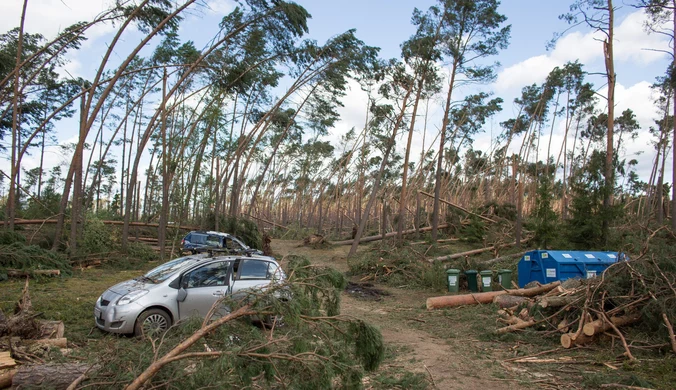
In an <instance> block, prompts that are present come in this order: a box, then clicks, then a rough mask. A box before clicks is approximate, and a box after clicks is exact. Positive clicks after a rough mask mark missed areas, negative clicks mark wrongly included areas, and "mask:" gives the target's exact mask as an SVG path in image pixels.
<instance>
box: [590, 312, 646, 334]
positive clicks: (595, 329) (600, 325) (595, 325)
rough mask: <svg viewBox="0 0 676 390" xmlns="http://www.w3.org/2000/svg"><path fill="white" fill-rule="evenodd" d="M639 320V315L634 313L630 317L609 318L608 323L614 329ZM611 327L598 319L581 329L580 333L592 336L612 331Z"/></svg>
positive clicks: (606, 322)
mask: <svg viewBox="0 0 676 390" xmlns="http://www.w3.org/2000/svg"><path fill="white" fill-rule="evenodd" d="M640 318H641V314H639V313H635V314H631V315H626V316H623V317H611V318H610V321H611V322H612V323H613V325H615V326H616V327H620V326H624V325H628V324H632V323H634V322H636V321H638V320H639V319H640ZM612 327H613V326H612V325H611V324H610V323H609V322H608V321H605V320H604V319H598V320H596V321H592V322H588V323H586V324H585V325H584V327H583V328H582V332H583V333H584V334H585V335H587V336H594V335H596V334H600V333H603V332H606V331H608V330H610V329H612Z"/></svg>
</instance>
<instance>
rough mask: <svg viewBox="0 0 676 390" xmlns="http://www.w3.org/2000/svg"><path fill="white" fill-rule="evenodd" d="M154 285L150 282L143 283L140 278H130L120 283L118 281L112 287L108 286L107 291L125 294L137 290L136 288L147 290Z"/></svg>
mask: <svg viewBox="0 0 676 390" xmlns="http://www.w3.org/2000/svg"><path fill="white" fill-rule="evenodd" d="M154 286H156V285H155V284H152V283H145V282H142V281H140V280H136V279H132V280H127V281H125V282H122V283H118V284H116V285H114V286H113V287H111V288H109V289H108V291H110V292H112V293H115V294H117V295H127V294H128V293H130V292H132V291H138V290H144V289H145V290H148V289H151V288H153V287H154Z"/></svg>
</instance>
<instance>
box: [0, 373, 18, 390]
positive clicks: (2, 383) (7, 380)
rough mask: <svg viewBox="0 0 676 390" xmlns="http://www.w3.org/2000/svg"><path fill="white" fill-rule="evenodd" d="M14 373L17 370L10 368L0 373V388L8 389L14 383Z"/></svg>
mask: <svg viewBox="0 0 676 390" xmlns="http://www.w3.org/2000/svg"><path fill="white" fill-rule="evenodd" d="M14 374H16V370H9V371H6V372H3V373H2V374H0V389H6V388H8V387H10V386H11V385H12V378H14Z"/></svg>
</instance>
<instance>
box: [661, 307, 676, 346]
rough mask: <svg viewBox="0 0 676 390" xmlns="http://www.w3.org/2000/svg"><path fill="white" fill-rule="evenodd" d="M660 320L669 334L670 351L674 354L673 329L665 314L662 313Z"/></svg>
mask: <svg viewBox="0 0 676 390" xmlns="http://www.w3.org/2000/svg"><path fill="white" fill-rule="evenodd" d="M662 320H663V321H664V325H666V327H667V331H668V332H669V341H671V350H672V351H674V353H676V335H674V327H673V326H672V325H671V322H669V317H667V314H666V313H662Z"/></svg>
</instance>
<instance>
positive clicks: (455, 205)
mask: <svg viewBox="0 0 676 390" xmlns="http://www.w3.org/2000/svg"><path fill="white" fill-rule="evenodd" d="M418 192H419V193H421V194H423V195H425V196H428V197H430V198H434V195H432V194H430V193H429V192H425V191H418ZM439 202H441V203H445V204H447V205H449V206H451V207H454V208H456V209H458V210H460V211H464V212H465V213H467V214H470V215H474V216H476V217H479V218H481V219H483V220H484V221H487V222H491V223H497V221H495V220H494V219H490V218H488V217H484V216H483V215H481V214H477V213H473V212H471V211H469V210H467V209H466V208H464V207H462V206H458V205H457V204H455V203H451V202H449V201H447V200H445V199H439Z"/></svg>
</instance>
